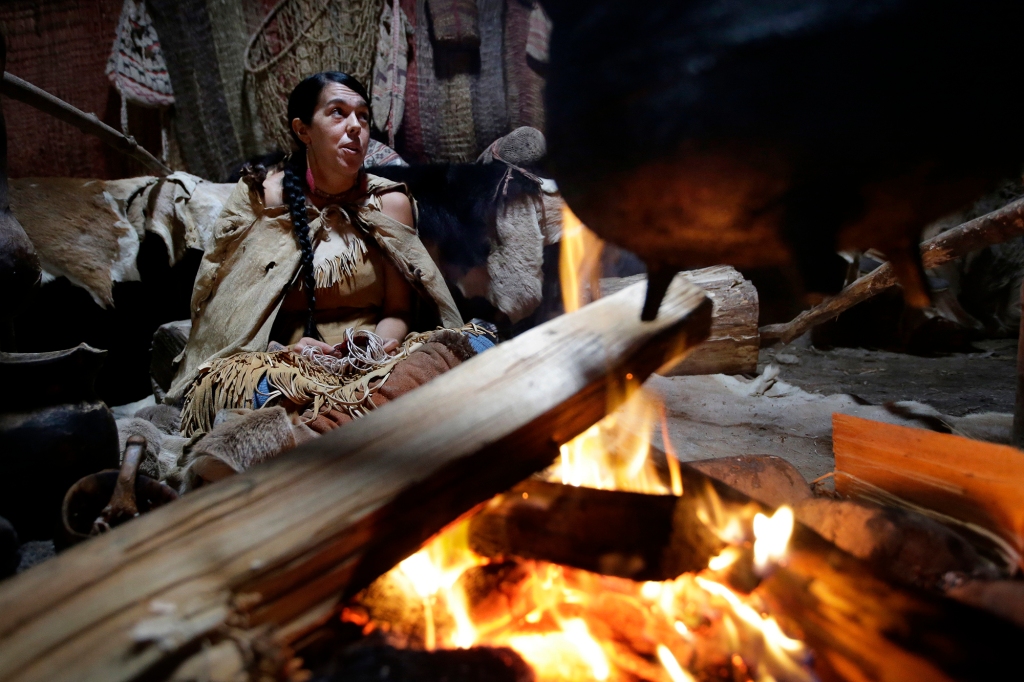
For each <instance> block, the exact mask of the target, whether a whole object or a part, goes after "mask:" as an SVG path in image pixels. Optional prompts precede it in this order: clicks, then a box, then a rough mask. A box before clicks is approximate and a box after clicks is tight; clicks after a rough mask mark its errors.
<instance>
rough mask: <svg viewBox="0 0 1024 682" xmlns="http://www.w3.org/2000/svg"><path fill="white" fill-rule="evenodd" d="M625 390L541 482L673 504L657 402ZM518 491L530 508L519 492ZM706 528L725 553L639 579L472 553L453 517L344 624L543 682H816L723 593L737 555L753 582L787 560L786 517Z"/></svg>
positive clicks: (672, 466)
mask: <svg viewBox="0 0 1024 682" xmlns="http://www.w3.org/2000/svg"><path fill="white" fill-rule="evenodd" d="M631 393H632V395H631V396H630V397H629V399H628V400H626V401H625V403H624V404H623V405H622V407H621V408H619V409H618V410H616V411H614V412H612V413H611V414H609V415H608V416H607V417H605V419H604V420H602V421H601V422H599V423H598V424H596V425H594V426H593V427H591V428H590V429H588V430H587V431H585V432H584V433H582V434H580V435H579V436H578V437H576V438H575V439H573V440H571V441H570V442H568V443H566V444H565V445H563V446H562V447H561V448H560V457H559V460H558V462H557V463H556V464H554V465H553V466H552V467H550V468H549V469H548V470H546V471H544V472H542V473H541V474H539V475H538V477H539V478H542V479H544V480H547V481H551V482H556V483H560V484H564V485H570V486H583V487H590V488H598V489H605V490H619V491H630V492H636V493H644V494H648V495H662V496H663V495H673V494H674V495H680V494H682V492H683V491H682V482H681V477H680V475H679V468H678V462H677V461H676V460H675V458H674V457H671V456H669V457H667V458H666V460H665V461H666V463H667V466H666V467H664V468H662V467H659V466H657V465H656V463H655V461H654V459H653V458H652V457H650V456H649V453H650V452H651V447H650V444H651V443H650V441H651V436H652V435H653V431H654V427H655V426H656V423H657V421H656V420H657V419H658V416H659V414H662V415H663V411H662V410H661V405H660V402H659V401H658V400H657V399H656V398H655V397H654V396H653V395H651V394H650V393H649V392H647V391H645V390H643V389H641V388H637V387H635V386H634V387H632V388H631ZM663 423H664V422H663V421H662V424H663ZM665 445H666V448H667V449H668V448H670V444H669V443H668V441H665ZM518 494H520V495H521V496H522V498H523V499H524V501H525V502H527V503H528V502H529V493H527V492H523V493H518ZM712 499H713V498H712ZM492 504H496V503H492ZM745 511H748V510H745ZM703 519H704V520H705V522H706V523H707V524H708V526H709V528H711V529H712V530H713V532H714V533H715V534H716V535H718V536H719V537H720V538H721V539H722V540H723V542H725V543H726V544H727V546H726V548H725V549H724V550H723V551H722V552H720V553H719V554H718V555H716V556H714V557H713V558H712V559H711V560H710V561H709V562H708V566H707V567H706V568H705V569H704V570H701V571H698V572H689V573H684V574H682V575H680V576H679V577H677V578H675V579H674V580H666V581H644V582H638V581H633V580H629V579H624V578H620V577H614V576H608V575H601V574H599V573H592V572H588V571H584V570H580V569H577V568H572V567H568V566H563V565H558V564H554V563H550V562H545V561H536V560H524V559H520V558H515V557H498V558H492V557H484V556H481V555H479V554H477V553H475V552H474V551H473V550H472V549H471V545H472V538H471V535H472V533H473V523H472V518H469V517H467V518H463V519H460V520H459V521H457V522H456V523H454V524H452V525H451V526H449V527H447V528H446V529H445V530H444V531H442V532H441V533H440V534H439V535H437V536H436V537H435V538H434V539H432V540H431V541H430V542H429V543H428V544H427V545H426V546H424V547H423V548H422V549H421V550H420V551H418V552H417V553H415V554H413V555H412V556H411V557H409V558H408V559H406V560H404V561H402V562H401V563H400V564H399V565H398V566H396V567H395V568H394V569H392V570H391V571H389V572H388V573H386V574H385V575H383V576H381V577H380V578H379V579H378V580H377V581H376V582H374V583H373V584H372V585H371V586H370V587H369V588H368V589H367V590H365V591H364V592H363V593H361V594H360V595H359V596H358V597H357V598H356V599H355V600H353V601H352V602H351V603H350V604H349V605H348V607H347V608H345V610H344V611H343V613H342V619H343V620H346V621H347V622H350V623H354V624H356V625H359V626H361V627H362V628H363V632H364V633H366V634H368V635H369V634H371V633H376V638H377V639H378V640H382V641H384V642H386V643H387V644H390V645H392V646H395V647H399V648H411V649H422V650H427V651H433V650H438V649H467V648H470V647H507V648H508V649H511V650H512V651H514V652H516V654H518V655H519V656H520V657H521V658H522V659H523V660H524V661H525V662H526V663H527V664H528V665H529V666H530V668H531V669H532V671H533V674H534V675H535V679H537V680H539V681H546V680H552V681H554V680H602V681H603V680H652V681H657V682H662V681H664V682H681V681H683V680H695V679H702V680H703V679H728V680H780V679H784V680H809V679H815V677H814V674H813V673H812V672H811V668H810V664H811V652H810V650H809V649H808V647H807V646H805V645H804V643H803V642H801V641H800V640H799V639H796V638H794V637H791V636H790V635H789V634H787V633H785V632H784V631H783V629H782V628H781V627H780V626H779V623H778V622H777V621H776V620H775V619H774V618H773V617H772V616H771V614H770V609H769V608H768V607H767V605H766V604H765V602H764V600H763V599H762V598H761V597H760V596H759V595H758V593H757V590H756V589H755V590H754V591H753V592H751V593H749V594H744V593H743V592H741V591H739V590H737V589H735V588H734V587H731V586H730V585H729V577H728V576H729V572H730V569H732V568H733V566H734V564H735V562H736V561H737V559H738V558H739V557H740V554H741V550H742V548H744V547H747V548H752V550H753V554H754V562H755V567H756V570H757V571H759V572H761V573H762V574H767V573H768V572H770V571H771V570H772V569H773V567H774V566H775V565H777V564H778V563H780V562H785V558H786V546H787V543H788V540H789V537H790V533H791V532H792V529H793V515H792V511H791V510H790V509H788V508H786V507H783V508H780V509H779V510H778V511H777V512H776V513H775V514H774V515H773V516H771V517H768V516H766V515H764V514H761V513H759V512H753V513H748V514H727V513H725V512H723V511H722V509H721V508H720V507H719V508H717V509H716V508H714V505H709V508H708V509H706V510H705V512H704V514H703Z"/></svg>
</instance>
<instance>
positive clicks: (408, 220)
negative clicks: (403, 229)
mask: <svg viewBox="0 0 1024 682" xmlns="http://www.w3.org/2000/svg"><path fill="white" fill-rule="evenodd" d="M380 204H381V208H382V209H383V211H384V215H386V216H387V217H389V218H394V219H395V220H397V221H398V222H400V223H402V224H404V225H408V226H409V227H412V224H413V217H412V203H411V202H410V201H409V197H408V196H406V195H405V192H386V193H384V194H382V195H381V197H380Z"/></svg>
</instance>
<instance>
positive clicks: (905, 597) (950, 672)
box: [470, 463, 1024, 682]
mask: <svg viewBox="0 0 1024 682" xmlns="http://www.w3.org/2000/svg"><path fill="white" fill-rule="evenodd" d="M681 470H682V476H683V480H684V483H683V487H684V494H683V496H682V497H679V498H674V497H669V496H658V495H640V494H636V493H624V492H617V491H608V490H593V489H588V488H576V487H572V486H563V485H560V484H556V483H546V482H541V481H527V482H524V483H522V484H520V485H519V486H517V487H516V488H514V489H513V490H511V491H510V492H509V493H507V494H505V495H502V496H501V497H499V498H497V499H495V500H493V501H492V502H491V503H489V504H488V505H487V506H485V507H484V508H483V509H482V510H481V511H480V513H478V514H477V515H476V516H474V517H473V519H472V521H471V522H470V544H471V547H472V548H473V549H474V550H475V551H477V552H479V553H483V554H484V555H485V556H491V557H495V558H497V557H501V556H517V557H522V558H529V559H539V560H545V561H551V562H557V563H562V564H566V565H570V566H576V567H578V568H583V569H585V570H590V571H595V572H600V573H605V574H610V575H618V576H622V577H630V578H633V579H645V580H668V579H672V578H675V577H676V576H677V575H679V573H681V572H683V571H698V570H702V569H704V568H705V567H706V566H707V564H708V561H709V560H710V559H711V558H712V557H713V556H715V555H716V554H717V553H718V552H719V551H720V550H721V548H722V546H723V543H722V542H721V541H719V540H717V538H714V537H713V536H710V534H709V533H708V529H707V528H706V527H704V526H703V524H702V523H701V522H700V521H698V520H697V518H696V514H697V512H698V511H699V510H701V509H703V510H704V513H705V514H711V513H713V512H712V510H713V509H718V510H720V513H721V514H722V515H723V518H737V519H741V520H742V522H743V523H744V524H749V522H750V518H751V517H752V516H753V514H754V513H756V512H757V511H764V512H767V511H769V510H768V509H767V508H766V507H765V506H763V505H760V504H758V503H756V502H754V501H752V500H751V499H750V498H747V497H746V496H745V495H743V494H742V493H740V492H739V491H737V490H734V489H732V488H729V487H728V486H726V485H725V484H724V483H721V482H719V481H714V480H712V479H709V478H708V477H706V476H704V475H703V474H702V473H700V472H699V471H697V470H696V469H694V468H693V467H691V466H690V465H688V464H686V463H681ZM523 493H526V497H525V498H524V497H523ZM615 510H618V512H619V513H618V514H615V513H614V511H615ZM697 526H700V527H699V528H698V527H697ZM747 530H748V536H749V525H748V526H747ZM709 537H710V539H708V538H709ZM729 580H730V582H732V584H734V585H737V586H744V585H745V586H746V589H751V588H753V587H754V586H755V585H756V584H757V583H756V578H755V577H754V576H753V571H752V568H751V564H750V553H749V552H746V553H745V554H744V555H743V556H742V557H741V558H740V559H739V560H738V561H737V562H736V564H734V565H733V569H732V575H731V576H729ZM756 589H757V592H758V594H760V595H761V596H763V597H764V598H765V599H766V600H768V601H769V602H770V603H771V604H773V606H774V607H775V608H774V610H773V613H774V614H776V616H777V617H779V618H780V619H781V620H782V621H783V623H784V624H785V625H787V626H788V631H789V632H791V633H799V634H800V635H801V636H802V638H803V639H804V640H805V641H806V642H807V643H808V645H809V646H811V647H812V648H813V649H814V651H815V653H816V656H817V662H818V666H817V668H818V672H819V674H821V676H822V678H823V679H839V680H851V681H852V680H866V679H871V680H889V681H892V682H897V681H905V680H921V681H924V680H928V681H937V680H953V679H956V680H987V679H992V678H993V677H998V671H999V670H1000V669H1001V668H1002V667H1003V666H1004V665H1005V661H1004V660H1003V658H1004V657H1005V656H1006V655H1007V652H1009V651H1013V650H1015V649H1014V648H1013V642H1015V641H1019V640H1020V637H1021V636H1024V631H1022V630H1020V629H1019V628H1017V627H1016V626H1014V625H1012V624H1010V623H1009V622H1006V621H1003V620H1001V619H999V618H997V617H995V616H993V615H991V614H989V613H987V612H985V611H982V610H979V609H974V608H970V607H967V606H964V605H962V604H960V603H958V602H955V601H953V600H950V599H947V598H945V597H943V596H941V595H936V594H932V593H928V592H924V591H921V590H917V589H913V588H907V587H900V586H895V585H890V584H888V583H887V582H886V581H884V580H882V579H880V578H879V577H877V576H876V575H874V573H873V571H872V569H871V568H870V567H869V566H868V565H867V564H865V563H864V562H862V561H860V560H858V559H856V558H854V557H852V556H850V555H849V554H846V553H845V552H843V551H841V550H839V549H838V548H836V547H835V546H834V545H832V544H830V543H828V542H826V541H825V540H824V539H823V538H822V537H821V536H819V535H817V534H816V533H814V532H813V531H811V530H810V529H808V528H806V527H805V526H803V525H801V524H797V527H796V529H795V530H794V533H793V537H792V539H791V540H790V546H789V551H788V553H787V560H786V562H785V565H784V566H782V567H778V568H777V569H776V570H775V571H774V572H773V573H772V574H771V576H770V577H769V578H768V579H766V580H765V581H763V582H762V583H761V584H760V585H758V586H757V588H756Z"/></svg>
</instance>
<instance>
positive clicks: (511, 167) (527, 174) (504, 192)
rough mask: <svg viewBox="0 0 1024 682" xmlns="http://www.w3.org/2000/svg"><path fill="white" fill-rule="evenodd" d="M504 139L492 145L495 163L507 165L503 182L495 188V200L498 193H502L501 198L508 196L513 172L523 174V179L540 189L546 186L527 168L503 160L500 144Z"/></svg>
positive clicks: (501, 138) (502, 178) (491, 149)
mask: <svg viewBox="0 0 1024 682" xmlns="http://www.w3.org/2000/svg"><path fill="white" fill-rule="evenodd" d="M504 139H505V138H503V137H500V138H498V139H497V140H495V141H494V142H492V143H491V147H490V152H491V156H493V157H494V160H495V161H500V162H502V163H503V164H505V174H504V175H503V176H502V177H501V181H500V182H499V183H498V186H497V187H495V188H494V198H495V199H497V198H498V192H499V191H500V192H501V196H502V197H503V198H504V197H506V196H508V183H509V182H510V181H511V180H512V172H513V171H518V172H519V173H521V174H522V175H523V177H525V178H527V179H528V180H530V181H532V182H534V183H536V185H537V186H538V187H540V186H541V185H543V184H544V180H543V178H541V177H540V176H538V175H534V174H533V173H531V172H530V171H528V170H526V169H525V168H522V167H521V166H517V165H515V164H514V163H512V162H511V161H506V160H505V159H504V158H502V156H501V154H500V153H499V152H498V143H499V142H501V141H502V140H504Z"/></svg>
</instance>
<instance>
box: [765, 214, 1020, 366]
mask: <svg viewBox="0 0 1024 682" xmlns="http://www.w3.org/2000/svg"><path fill="white" fill-rule="evenodd" d="M1021 235H1024V199H1018V200H1016V201H1014V202H1011V203H1009V204H1007V205H1006V206H1003V207H1002V208H1000V209H998V210H995V211H992V212H991V213H986V214H985V215H983V216H981V217H979V218H975V219H974V220H970V221H968V222H966V223H963V224H962V225H960V226H958V227H954V228H953V229H951V230H947V231H946V232H943V233H941V234H939V235H936V236H935V237H933V238H931V239H929V240H928V241H926V242H924V243H923V244H921V260H922V262H923V263H924V267H925V268H926V269H927V268H934V267H937V266H939V265H942V264H943V263H948V262H949V261H951V260H955V259H957V258H961V257H962V256H966V255H967V254H969V253H971V252H972V251H977V250H978V249H981V248H984V247H986V246H990V245H992V244H1002V243H1003V242H1006V241H1009V240H1011V239H1013V238H1014V237H1019V236H1021ZM897 284H898V281H897V277H896V273H895V271H894V270H893V267H892V264H891V263H884V264H883V265H882V266H881V267H879V268H877V269H876V270H874V271H873V272H870V273H868V274H867V275H864V276H863V277H861V278H860V279H858V280H857V281H855V282H854V283H853V284H850V285H849V286H848V287H846V288H845V289H843V290H842V291H841V292H839V293H838V294H836V295H835V296H833V297H831V298H829V299H828V300H827V301H825V302H824V303H821V304H819V305H816V306H814V307H813V308H811V309H810V310H805V311H804V312H802V313H800V314H799V315H797V316H796V317H795V318H794V319H793V320H791V321H789V322H786V323H784V324H770V325H767V326H765V327H762V328H761V345H762V346H765V347H767V346H772V345H774V344H776V343H790V342H791V341H793V340H794V339H797V338H799V337H801V336H803V335H804V334H805V333H807V332H808V331H809V330H810V329H811V328H812V327H816V326H817V325H819V324H821V323H823V322H827V321H829V320H831V319H833V318H835V317H838V316H839V314H840V313H842V312H844V311H846V310H849V309H850V308H852V307H853V306H855V305H857V304H858V303H861V302H863V301H866V300H868V299H869V298H872V297H874V296H877V295H878V294H880V293H882V292H883V291H886V290H888V289H891V288H892V287H894V286H896V285H897Z"/></svg>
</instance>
